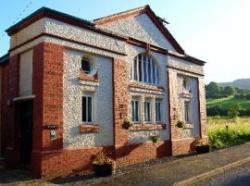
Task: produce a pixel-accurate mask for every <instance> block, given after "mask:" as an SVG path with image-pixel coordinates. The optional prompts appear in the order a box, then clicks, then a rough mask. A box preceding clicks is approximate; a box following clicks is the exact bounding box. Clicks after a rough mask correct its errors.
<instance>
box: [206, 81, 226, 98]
mask: <svg viewBox="0 0 250 186" xmlns="http://www.w3.org/2000/svg"><path fill="white" fill-rule="evenodd" d="M206 97H207V98H221V97H223V96H222V88H221V87H220V86H219V84H218V83H216V82H210V83H209V84H208V85H207V86H206Z"/></svg>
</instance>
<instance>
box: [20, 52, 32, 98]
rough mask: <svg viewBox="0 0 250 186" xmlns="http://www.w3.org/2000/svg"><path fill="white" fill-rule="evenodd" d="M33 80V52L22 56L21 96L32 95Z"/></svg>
mask: <svg viewBox="0 0 250 186" xmlns="http://www.w3.org/2000/svg"><path fill="white" fill-rule="evenodd" d="M32 79H33V50H30V51H28V52H25V53H23V54H22V55H21V56H20V69H19V96H30V95H32Z"/></svg>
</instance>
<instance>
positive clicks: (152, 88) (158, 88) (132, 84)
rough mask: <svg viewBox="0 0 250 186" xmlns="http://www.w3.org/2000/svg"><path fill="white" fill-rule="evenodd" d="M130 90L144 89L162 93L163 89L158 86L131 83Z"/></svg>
mask: <svg viewBox="0 0 250 186" xmlns="http://www.w3.org/2000/svg"><path fill="white" fill-rule="evenodd" d="M129 87H130V88H139V89H146V90H151V91H158V92H162V91H164V88H163V87H161V86H159V85H153V84H147V83H143V82H135V81H134V82H131V83H130V84H129Z"/></svg>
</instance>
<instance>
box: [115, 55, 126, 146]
mask: <svg viewBox="0 0 250 186" xmlns="http://www.w3.org/2000/svg"><path fill="white" fill-rule="evenodd" d="M128 80H129V70H128V68H127V63H126V62H125V61H123V60H120V59H114V60H113V114H114V116H113V117H114V119H113V122H114V145H115V146H122V145H126V144H127V142H128V141H127V140H128V133H127V130H125V129H123V127H122V124H123V121H124V118H125V117H127V116H128V83H129V81H128Z"/></svg>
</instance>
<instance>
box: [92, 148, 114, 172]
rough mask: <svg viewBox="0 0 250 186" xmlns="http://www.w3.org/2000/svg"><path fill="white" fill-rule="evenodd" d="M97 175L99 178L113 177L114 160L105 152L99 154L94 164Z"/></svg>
mask: <svg viewBox="0 0 250 186" xmlns="http://www.w3.org/2000/svg"><path fill="white" fill-rule="evenodd" d="M92 164H93V166H94V171H95V175H96V176H97V177H104V176H111V175H112V164H113V160H112V159H111V158H110V157H109V156H108V155H107V153H105V152H103V151H102V152H99V153H98V154H97V155H96V156H95V158H94V160H93V162H92Z"/></svg>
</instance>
